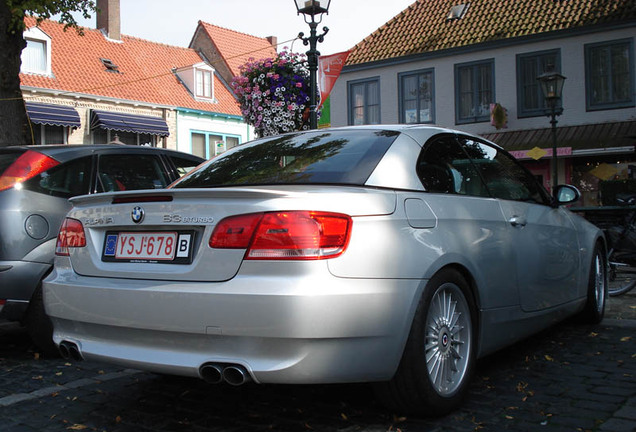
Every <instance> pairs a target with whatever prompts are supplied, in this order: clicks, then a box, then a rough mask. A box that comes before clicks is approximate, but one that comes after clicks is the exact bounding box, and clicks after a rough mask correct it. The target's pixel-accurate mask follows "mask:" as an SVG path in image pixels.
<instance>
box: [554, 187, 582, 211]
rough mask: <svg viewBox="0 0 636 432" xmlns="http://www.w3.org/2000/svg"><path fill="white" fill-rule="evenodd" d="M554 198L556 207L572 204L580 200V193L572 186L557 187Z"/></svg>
mask: <svg viewBox="0 0 636 432" xmlns="http://www.w3.org/2000/svg"><path fill="white" fill-rule="evenodd" d="M556 196H557V202H556V205H558V206H559V205H564V204H572V203H574V202H576V201H578V200H579V199H580V198H581V192H579V190H578V189H577V188H575V187H574V186H572V185H559V186H557V193H556Z"/></svg>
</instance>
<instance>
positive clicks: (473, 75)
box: [455, 60, 495, 124]
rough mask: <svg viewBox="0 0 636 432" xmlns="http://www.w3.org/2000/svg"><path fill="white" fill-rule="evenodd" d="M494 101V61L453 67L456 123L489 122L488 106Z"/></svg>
mask: <svg viewBox="0 0 636 432" xmlns="http://www.w3.org/2000/svg"><path fill="white" fill-rule="evenodd" d="M494 101H495V77H494V61H493V60H487V61H482V62H475V63H466V64H462V65H455V118H456V120H455V121H456V123H457V124H461V123H476V122H481V121H489V120H490V104H491V103H492V102H494Z"/></svg>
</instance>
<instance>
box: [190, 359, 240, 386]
mask: <svg viewBox="0 0 636 432" xmlns="http://www.w3.org/2000/svg"><path fill="white" fill-rule="evenodd" d="M199 375H200V376H201V378H202V379H203V380H204V381H205V382H207V383H210V384H220V383H222V382H226V383H228V384H230V385H233V386H240V385H243V384H245V383H247V382H249V381H251V380H252V377H251V376H250V374H249V372H248V371H247V369H245V367H244V366H241V365H238V364H222V363H204V364H202V365H201V367H200V368H199Z"/></svg>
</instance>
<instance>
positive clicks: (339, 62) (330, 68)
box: [318, 51, 349, 108]
mask: <svg viewBox="0 0 636 432" xmlns="http://www.w3.org/2000/svg"><path fill="white" fill-rule="evenodd" d="M347 57H349V51H344V52H341V53H337V54H332V55H328V56H320V58H319V59H318V87H319V88H320V105H319V106H318V108H320V107H321V106H322V104H323V103H324V102H325V101H326V100H327V97H329V93H331V89H333V86H334V84H335V83H336V80H337V79H338V77H339V76H340V71H342V68H343V66H344V65H345V62H346V61H347Z"/></svg>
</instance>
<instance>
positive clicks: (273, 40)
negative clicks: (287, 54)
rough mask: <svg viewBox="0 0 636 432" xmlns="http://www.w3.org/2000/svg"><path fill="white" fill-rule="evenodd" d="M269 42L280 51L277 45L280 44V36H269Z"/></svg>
mask: <svg viewBox="0 0 636 432" xmlns="http://www.w3.org/2000/svg"><path fill="white" fill-rule="evenodd" d="M267 42H269V43H270V44H271V45H272V46H273V47H274V49H275V50H277V51H278V49H277V46H276V45H278V38H277V37H276V36H267Z"/></svg>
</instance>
